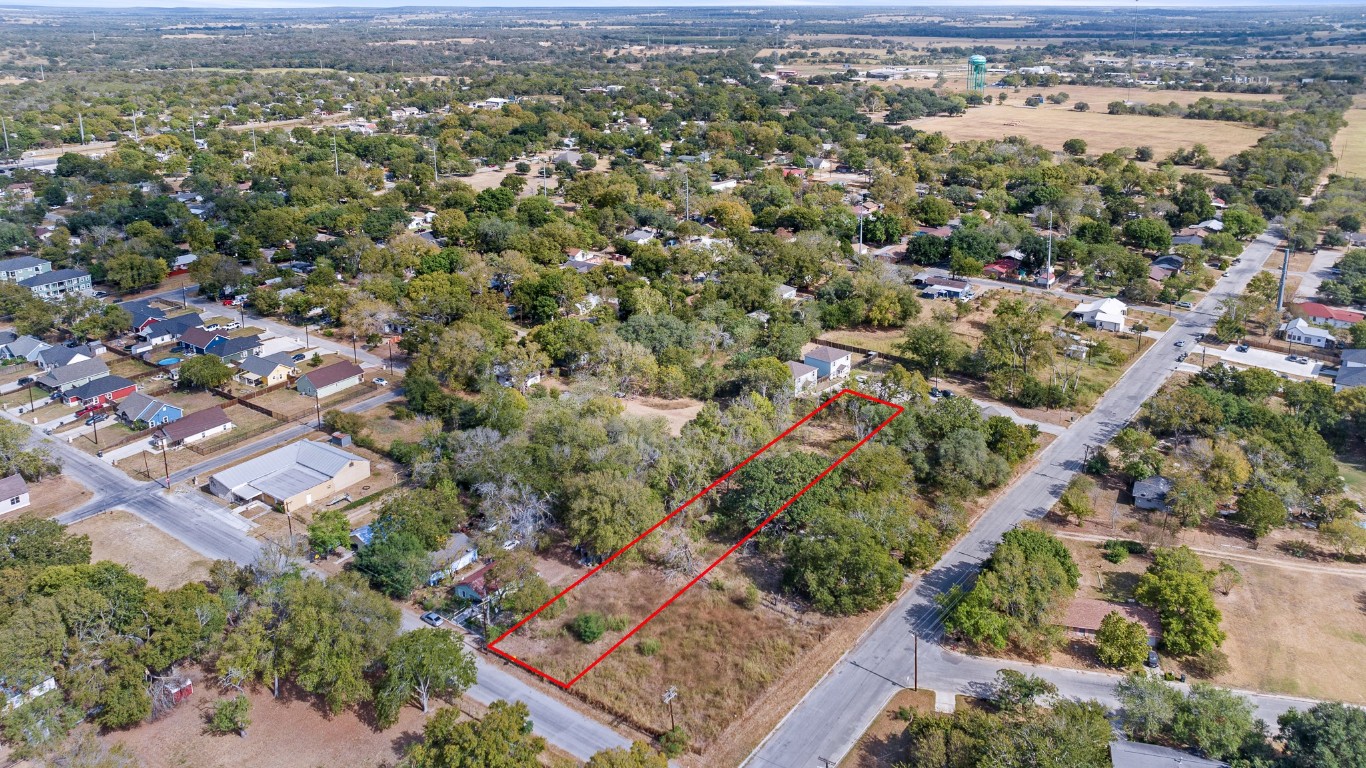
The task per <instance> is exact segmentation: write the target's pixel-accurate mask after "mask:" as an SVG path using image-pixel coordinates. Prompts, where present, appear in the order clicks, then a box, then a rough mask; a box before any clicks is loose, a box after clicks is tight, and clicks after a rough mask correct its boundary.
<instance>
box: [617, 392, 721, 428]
mask: <svg viewBox="0 0 1366 768" xmlns="http://www.w3.org/2000/svg"><path fill="white" fill-rule="evenodd" d="M621 404H622V405H623V406H624V407H625V408H626V412H627V413H629V414H631V415H632V416H643V417H646V418H652V417H659V418H663V419H664V420H665V421H666V422H668V423H669V432H671V433H672V434H674V435H678V434H680V433H681V432H682V431H683V425H684V424H687V423H688V422H690V421H692V420H693V419H694V418H696V416H697V414H698V413H700V412H701V411H702V402H701V401H699V400H692V399H689V398H686V397H685V398H679V399H677V400H663V399H660V398H657V397H630V398H626V399H624V400H622V401H621Z"/></svg>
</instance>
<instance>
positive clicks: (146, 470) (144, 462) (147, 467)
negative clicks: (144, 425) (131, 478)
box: [142, 449, 152, 480]
mask: <svg viewBox="0 0 1366 768" xmlns="http://www.w3.org/2000/svg"><path fill="white" fill-rule="evenodd" d="M142 474H144V475H146V476H147V479H148V480H151V479H152V467H151V465H149V464H148V463H147V451H146V450H145V449H144V450H143V452H142Z"/></svg>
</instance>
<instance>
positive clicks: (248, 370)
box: [233, 354, 296, 387]
mask: <svg viewBox="0 0 1366 768" xmlns="http://www.w3.org/2000/svg"><path fill="white" fill-rule="evenodd" d="M273 357H275V355H272V356H271V357H260V356H258V355H254V354H253V355H247V356H246V357H245V358H243V360H242V362H240V363H238V364H237V375H236V376H233V378H234V379H237V380H238V381H240V382H242V383H243V384H246V385H247V386H250V387H270V386H274V385H276V384H280V383H282V382H285V381H288V380H289V376H290V374H292V373H294V371H295V370H296V369H295V368H294V363H293V361H291V360H289V355H284V358H285V361H286V362H281V361H279V360H274V359H271V358H273Z"/></svg>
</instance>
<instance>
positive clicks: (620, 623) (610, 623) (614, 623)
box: [606, 616, 631, 632]
mask: <svg viewBox="0 0 1366 768" xmlns="http://www.w3.org/2000/svg"><path fill="white" fill-rule="evenodd" d="M606 625H607V631H608V632H621V631H624V630H625V629H626V628H627V627H629V626H631V622H629V621H627V620H626V617H625V616H608V617H607V619H606Z"/></svg>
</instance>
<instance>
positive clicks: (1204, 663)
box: [1185, 648, 1232, 679]
mask: <svg viewBox="0 0 1366 768" xmlns="http://www.w3.org/2000/svg"><path fill="white" fill-rule="evenodd" d="M1185 666H1186V669H1188V670H1190V672H1191V674H1193V675H1195V676H1196V677H1203V678H1207V679H1208V678H1212V677H1218V676H1220V675H1222V674H1224V673H1225V672H1228V671H1229V670H1230V669H1231V668H1232V667H1231V666H1230V665H1229V663H1228V654H1226V653H1224V652H1223V651H1221V650H1219V649H1218V648H1209V649H1207V650H1204V651H1201V652H1200V653H1197V654H1195V655H1194V656H1192V657H1190V658H1188V659H1186V660H1185Z"/></svg>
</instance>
